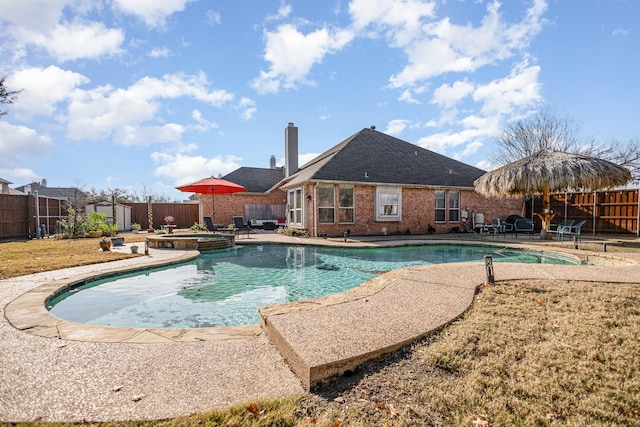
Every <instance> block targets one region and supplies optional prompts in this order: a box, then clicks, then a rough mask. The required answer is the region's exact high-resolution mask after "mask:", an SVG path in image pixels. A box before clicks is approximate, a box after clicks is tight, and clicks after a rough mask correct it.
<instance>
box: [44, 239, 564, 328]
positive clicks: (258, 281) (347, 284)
mask: <svg viewBox="0 0 640 427" xmlns="http://www.w3.org/2000/svg"><path fill="white" fill-rule="evenodd" d="M485 255H493V261H494V263H495V262H520V263H547V264H575V262H574V261H571V260H569V259H567V258H562V257H560V256H549V255H548V254H541V253H539V252H528V251H522V250H517V249H509V248H497V247H486V246H464V245H424V246H401V247H393V248H370V249H369V248H368V249H362V248H360V249H357V248H330V247H323V246H288V245H264V246H251V245H249V246H243V247H237V248H234V249H229V250H217V251H212V252H209V253H203V254H202V255H200V256H199V257H198V258H196V259H195V260H192V261H190V262H187V263H183V264H179V265H175V266H168V267H163V268H155V269H150V270H145V271H140V272H136V273H132V274H123V275H119V276H115V277H111V278H106V279H101V280H95V281H91V282H88V283H86V284H84V285H82V286H80V287H78V288H76V289H74V290H73V291H70V292H67V293H65V294H63V295H60V296H58V297H56V298H55V299H53V300H51V301H50V302H49V303H48V305H49V308H50V311H51V313H52V314H54V315H56V316H58V317H60V318H63V319H66V320H70V321H75V322H81V323H88V324H94V325H107V326H120V327H139V328H149V327H161V328H179V327H180V328H183V327H188V328H200V327H209V326H237V325H248V324H254V323H258V322H259V316H258V307H261V306H265V305H272V304H281V303H285V302H290V301H297V300H301V299H308V298H314V297H318V296H322V295H328V294H334V293H338V292H343V291H345V290H348V289H351V288H354V287H356V286H358V285H360V284H362V283H363V282H365V281H366V280H368V279H371V278H373V277H375V276H377V275H379V274H381V273H383V272H386V271H389V270H396V269H399V268H403V267H409V266H414V265H424V264H441V263H448V262H468V261H484V256H485Z"/></svg>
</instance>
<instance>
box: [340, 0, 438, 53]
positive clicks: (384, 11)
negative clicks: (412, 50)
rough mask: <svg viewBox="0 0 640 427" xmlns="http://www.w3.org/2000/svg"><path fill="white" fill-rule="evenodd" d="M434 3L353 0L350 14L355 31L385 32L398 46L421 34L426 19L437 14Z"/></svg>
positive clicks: (413, 0) (410, 0) (406, 0)
mask: <svg viewBox="0 0 640 427" xmlns="http://www.w3.org/2000/svg"><path fill="white" fill-rule="evenodd" d="M434 10H435V2H431V1H428V2H425V1H420V0H353V1H352V2H351V3H350V4H349V13H350V14H351V19H352V22H353V27H354V29H355V30H356V31H359V32H362V31H364V30H366V29H367V28H368V27H373V28H374V30H380V31H383V32H386V35H387V38H388V39H389V40H390V41H391V44H392V45H393V46H395V47H401V46H405V45H407V44H408V43H410V42H411V41H412V40H413V39H415V38H416V37H418V36H419V35H420V33H421V29H420V28H421V25H422V24H423V20H424V19H425V18H432V17H433V16H434Z"/></svg>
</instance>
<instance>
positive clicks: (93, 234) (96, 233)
mask: <svg viewBox="0 0 640 427" xmlns="http://www.w3.org/2000/svg"><path fill="white" fill-rule="evenodd" d="M89 237H92V238H96V237H102V231H90V232H89Z"/></svg>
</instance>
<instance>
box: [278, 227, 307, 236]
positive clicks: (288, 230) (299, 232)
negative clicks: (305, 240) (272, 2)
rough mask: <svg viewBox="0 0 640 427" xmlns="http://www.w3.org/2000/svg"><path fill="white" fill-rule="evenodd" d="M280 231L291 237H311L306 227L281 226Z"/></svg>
mask: <svg viewBox="0 0 640 427" xmlns="http://www.w3.org/2000/svg"><path fill="white" fill-rule="evenodd" d="M278 233H279V234H285V235H287V236H291V237H310V235H309V231H308V230H307V229H304V228H293V227H280V228H278Z"/></svg>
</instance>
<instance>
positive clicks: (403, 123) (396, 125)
mask: <svg viewBox="0 0 640 427" xmlns="http://www.w3.org/2000/svg"><path fill="white" fill-rule="evenodd" d="M410 123H411V122H410V121H409V120H402V119H396V120H391V121H390V122H389V123H387V129H385V130H383V131H382V132H383V133H386V134H389V135H393V136H398V135H400V134H401V133H402V132H403V131H404V130H405V129H406V128H407V126H409V124H410Z"/></svg>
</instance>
